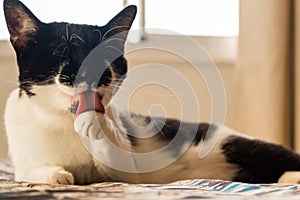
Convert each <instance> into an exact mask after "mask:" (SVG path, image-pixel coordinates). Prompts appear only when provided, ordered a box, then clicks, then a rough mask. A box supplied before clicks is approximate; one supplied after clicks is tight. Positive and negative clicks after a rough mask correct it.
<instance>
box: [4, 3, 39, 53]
mask: <svg viewBox="0 0 300 200" xmlns="http://www.w3.org/2000/svg"><path fill="white" fill-rule="evenodd" d="M3 8H4V14H5V19H6V24H7V27H8V31H9V33H10V41H11V43H12V44H13V46H14V47H17V48H23V47H25V46H26V45H27V43H28V42H29V41H31V40H34V37H35V35H36V33H37V32H38V30H39V25H40V24H41V22H40V21H39V19H38V18H37V17H35V16H34V15H33V14H32V12H31V11H30V10H29V9H28V8H27V7H26V6H25V5H24V4H23V3H21V2H20V1H18V0H4V4H3Z"/></svg>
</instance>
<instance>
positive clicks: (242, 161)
mask: <svg viewBox="0 0 300 200" xmlns="http://www.w3.org/2000/svg"><path fill="white" fill-rule="evenodd" d="M222 150H223V153H224V154H225V157H226V160H227V162H229V163H231V164H235V165H236V166H238V168H239V170H238V172H237V173H236V175H235V177H234V179H233V180H234V181H241V182H248V183H276V182H281V183H282V182H286V183H287V182H288V183H297V182H298V181H299V180H300V155H299V154H297V153H295V152H293V151H291V150H289V149H287V148H285V147H283V146H281V145H277V144H272V143H268V142H264V141H260V140H255V139H248V138H244V137H241V136H230V137H228V138H227V139H226V140H225V142H224V143H223V146H222ZM290 171H292V172H290Z"/></svg>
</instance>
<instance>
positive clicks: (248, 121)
mask: <svg viewBox="0 0 300 200" xmlns="http://www.w3.org/2000/svg"><path fill="white" fill-rule="evenodd" d="M22 2H23V3H24V4H25V5H26V6H27V7H29V9H30V10H31V11H32V12H33V13H34V14H35V15H36V16H37V17H38V18H39V19H40V20H41V21H43V22H52V21H58V22H60V21H65V22H70V23H81V24H97V25H104V24H105V23H106V22H107V21H108V20H109V19H111V18H112V17H113V16H114V15H115V14H116V13H117V12H119V11H120V10H121V9H122V7H123V6H125V5H127V4H136V5H137V6H138V9H139V12H138V15H137V18H136V20H135V23H134V25H133V29H135V30H136V31H133V32H132V33H131V34H130V36H129V39H128V43H127V47H126V50H127V51H126V52H127V53H126V57H127V59H128V63H129V70H134V69H136V68H137V67H139V66H143V65H145V64H153V66H154V65H157V64H160V65H164V66H168V67H170V68H171V69H173V70H174V71H176V72H177V73H178V74H180V75H181V76H182V77H184V80H185V81H186V82H187V83H188V84H189V85H191V90H192V91H193V92H194V94H195V98H196V101H197V102H198V109H199V113H200V117H199V119H198V118H192V117H191V118H189V120H190V121H199V120H200V121H205V122H210V121H211V119H212V113H213V109H214V108H215V109H216V108H218V106H219V105H223V104H224V105H225V108H226V113H224V115H225V119H224V123H225V125H227V126H230V127H232V128H234V129H237V130H238V131H241V132H244V133H246V134H248V135H251V136H254V137H257V138H261V139H265V140H268V141H272V142H276V143H280V144H283V145H285V146H287V147H291V148H294V149H296V150H297V151H300V143H299V142H298V143H299V144H298V143H297V141H300V140H299V139H300V138H299V137H300V129H299V126H298V125H297V124H300V121H299V120H300V118H299V113H300V108H299V102H300V99H299V95H297V94H299V92H300V89H299V84H300V83H298V81H297V80H298V79H300V77H299V76H300V71H299V70H298V68H299V67H300V66H299V65H300V61H299V59H298V58H299V56H300V55H298V54H299V48H297V47H300V44H299V45H298V43H299V35H300V34H299V33H300V32H299V31H300V29H299V27H300V26H299V25H300V22H299V21H300V18H299V16H298V15H299V14H298V13H300V3H299V1H293V0H286V1H282V0H264V1H259V0H226V1H224V0H186V1H182V0H164V1H159V0H115V1H107V0H106V1H104V0H101V1H99V0H86V1H85V2H84V5H83V4H82V2H80V1H72V0H52V1H35V0H23V1H22ZM297 36H298V37H297ZM187 37H188V38H189V39H191V40H192V41H193V42H194V43H196V44H198V45H199V47H200V48H199V49H196V50H195V49H194V48H191V46H189V45H187V43H186V42H185V41H186V38H187ZM0 40H1V41H0V91H1V95H0V118H1V122H0V159H1V158H5V157H6V156H7V143H6V136H5V129H4V124H3V120H2V119H3V112H4V107H5V102H6V99H7V97H8V95H9V93H10V91H11V90H13V89H14V88H16V87H17V86H18V83H17V77H18V71H17V64H16V59H15V54H14V51H13V49H12V47H11V45H10V43H9V42H8V40H9V34H8V31H7V28H6V24H5V19H4V14H3V9H1V10H0ZM158 44H159V45H160V46H161V47H163V48H164V49H169V51H162V50H159V49H149V47H151V46H157V45H158ZM178 47H180V49H181V50H182V51H183V52H186V53H187V54H188V55H185V56H182V55H178V54H176V53H174V52H172V50H174V49H177V48H178ZM201 47H203V48H204V49H205V52H206V53H207V56H201V55H202V54H201V52H202V51H203V50H201ZM297 55H298V56H297ZM186 57H188V59H186ZM195 64H196V65H197V66H200V67H201V72H203V74H206V76H210V75H211V77H203V76H202V75H203V74H202V75H201V73H199V72H197V70H195V66H194V65H195ZM214 64H215V65H214ZM215 69H217V70H218V72H219V73H220V76H215V73H214V70H215ZM158 73H159V72H158ZM141 76H142V79H143V78H144V80H151V78H150V79H149V75H148V74H144V75H141ZM297 77H298V78H297ZM139 78H141V77H139ZM167 78H168V77H166V79H167ZM207 79H210V80H212V81H213V80H214V79H216V82H217V81H218V80H217V79H221V80H222V81H223V83H224V89H225V95H226V101H224V100H223V99H222V98H220V99H217V101H212V99H211V98H212V96H214V95H212V91H209V87H210V86H209V85H208V84H207ZM128 84H129V85H130V84H133V85H134V84H135V77H130V79H129V80H128ZM176 85H177V86H180V85H182V83H181V82H179V81H176V80H175V81H174V83H173V84H172V87H173V86H174V87H175V88H176ZM128 87H129V86H128ZM178 88H180V87H178ZM220 89H222V88H220ZM185 92H186V91H184V90H180V89H179V90H178V91H176V90H175V91H172V90H170V88H168V86H162V85H158V84H146V85H143V86H141V87H139V88H138V89H136V91H135V93H134V94H133V95H132V96H131V97H130V110H131V111H134V112H137V113H142V114H149V113H150V114H152V115H158V116H161V115H165V116H169V117H173V118H179V119H180V118H181V117H182V112H181V110H180V109H181V105H180V96H183V95H185ZM213 92H215V93H222V92H223V91H222V90H220V91H213ZM218 101H219V102H218ZM212 102H213V103H212ZM216 102H217V103H216ZM157 104H159V105H161V106H162V107H163V112H161V110H160V111H155V109H152V108H153V105H157ZM213 104H214V105H213ZM16 114H17V113H16ZM297 121H298V123H297ZM32 123H34V122H32ZM20 134H22V133H20Z"/></svg>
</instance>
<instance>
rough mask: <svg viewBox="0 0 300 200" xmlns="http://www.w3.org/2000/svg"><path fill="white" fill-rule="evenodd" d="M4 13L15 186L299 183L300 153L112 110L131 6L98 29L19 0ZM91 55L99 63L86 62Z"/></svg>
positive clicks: (7, 1) (123, 66) (214, 129)
mask: <svg viewBox="0 0 300 200" xmlns="http://www.w3.org/2000/svg"><path fill="white" fill-rule="evenodd" d="M4 11H5V17H6V22H7V26H8V29H9V32H10V41H11V44H12V45H13V47H14V49H15V52H16V56H17V62H18V66H19V83H20V84H19V88H18V89H16V90H14V91H13V92H12V93H11V94H10V97H9V98H8V101H7V106H6V109H5V126H6V131H7V136H8V143H9V154H10V157H11V159H12V163H13V165H14V168H15V179H16V181H28V182H41V183H50V184H89V183H95V182H101V181H125V182H130V183H166V182H172V181H177V180H184V179H195V178H209V179H225V180H233V181H243V182H249V183H271V182H278V181H279V182H290V183H298V181H299V180H300V176H299V173H298V172H297V171H300V156H299V155H298V154H296V153H294V152H292V151H290V150H288V149H286V148H284V147H282V146H279V145H275V144H270V143H266V142H263V141H259V140H255V139H252V138H249V137H247V136H243V135H241V134H239V133H238V132H236V131H234V130H231V129H228V128H226V127H222V126H220V125H212V124H211V125H210V124H205V123H199V124H195V123H187V122H180V121H177V120H173V119H162V118H150V117H144V116H139V115H135V114H130V115H129V114H128V113H124V112H121V111H119V110H118V109H117V108H114V107H113V106H112V104H111V103H110V100H111V98H112V96H113V94H114V90H115V88H117V87H118V86H119V85H120V84H121V82H122V80H123V79H124V77H125V75H126V72H127V63H126V59H125V58H124V45H125V40H126V37H127V32H128V31H129V29H130V27H131V24H132V22H133V20H134V18H135V15H136V7H135V6H128V7H126V8H125V9H124V10H122V11H121V12H120V13H119V14H117V15H116V16H115V17H114V18H113V19H112V20H110V21H109V22H108V23H107V24H106V25H105V26H101V27H99V26H89V25H78V24H69V23H49V24H46V23H43V22H41V21H40V20H39V19H38V18H36V17H35V16H34V15H33V14H32V12H31V11H30V10H29V9H28V8H26V7H25V6H24V5H23V4H22V3H21V2H20V1H18V0H4ZM99 44H101V45H100V46H99ZM95 49H96V51H95ZM92 52H94V54H95V52H96V53H98V54H99V55H98V54H97V55H96V57H97V59H96V61H91V60H90V63H89V64H87V65H84V62H85V61H86V59H87V57H88V56H89V55H91V53H92ZM93 62H94V63H93ZM91 63H92V64H91ZM95 111H96V112H95ZM74 116H75V117H74ZM161 121H164V122H165V123H164V124H162V125H161V128H159V126H157V124H159V122H161ZM153 122H154V123H153ZM149 135H150V137H145V136H149ZM165 146H167V148H164V147H165ZM210 147H213V148H212V149H210V151H207V152H208V153H207V155H205V156H199V152H201V151H203V150H205V148H210ZM289 171H292V172H289Z"/></svg>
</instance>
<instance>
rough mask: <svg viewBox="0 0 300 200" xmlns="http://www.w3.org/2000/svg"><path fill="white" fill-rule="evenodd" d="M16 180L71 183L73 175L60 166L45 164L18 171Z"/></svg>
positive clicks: (72, 182)
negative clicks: (21, 171)
mask: <svg viewBox="0 0 300 200" xmlns="http://www.w3.org/2000/svg"><path fill="white" fill-rule="evenodd" d="M16 181H27V182H34V183H47V184H62V185H73V184H74V176H73V175H72V174H71V173H70V172H68V171H66V170H65V169H64V168H62V167H58V166H47V167H40V168H36V169H32V170H30V171H29V172H27V171H26V172H23V173H18V171H16Z"/></svg>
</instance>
